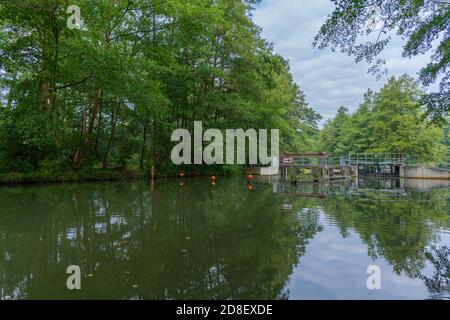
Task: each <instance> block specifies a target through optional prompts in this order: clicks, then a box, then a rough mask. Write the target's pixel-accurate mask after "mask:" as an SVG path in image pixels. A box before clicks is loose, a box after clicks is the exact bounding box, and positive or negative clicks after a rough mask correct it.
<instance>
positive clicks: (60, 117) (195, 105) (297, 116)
mask: <svg viewBox="0 0 450 320" xmlns="http://www.w3.org/2000/svg"><path fill="white" fill-rule="evenodd" d="M256 2H257V1H252V0H250V1H241V0H215V1H210V0H193V1H183V0H167V1H148V0H129V1H127V0H125V1H123V0H122V1H97V0H95V1H94V0H83V1H77V5H79V7H80V12H81V18H82V20H81V29H79V30H77V29H73V30H71V29H69V28H68V27H67V23H66V22H67V19H68V17H69V16H70V15H69V14H67V13H66V8H67V6H68V4H67V1H63V0H48V1H41V0H29V1H21V2H16V1H11V2H2V4H1V5H0V25H1V29H0V48H1V49H0V64H1V67H0V71H1V72H2V74H1V82H0V85H1V89H0V92H1V95H2V96H1V101H2V108H0V171H1V172H26V171H35V170H53V171H54V170H57V169H60V170H62V171H64V170H68V169H70V168H74V169H80V168H87V167H92V168H108V167H126V168H130V169H139V168H144V169H145V168H149V167H150V166H153V165H154V166H155V167H156V168H157V169H158V170H168V168H166V167H167V166H168V165H169V163H170V150H171V147H172V146H171V144H170V143H169V142H170V135H171V133H172V131H173V130H174V129H176V128H187V129H191V128H192V127H193V122H194V121H195V120H202V121H203V123H204V127H211V128H244V129H245V128H255V129H258V128H279V129H280V130H281V132H280V133H281V134H280V136H281V139H282V145H283V146H284V148H287V149H297V148H299V147H300V146H302V147H304V146H310V145H311V144H312V140H311V139H312V138H311V137H312V136H313V134H314V133H316V132H317V129H318V121H319V120H320V115H318V114H317V113H316V112H315V111H313V109H312V108H311V107H309V106H308V105H307V103H306V101H305V97H304V95H303V93H302V92H301V90H300V89H299V87H298V86H297V85H296V84H295V83H294V82H293V79H292V76H291V74H290V72H289V66H288V63H287V61H286V60H284V59H283V58H282V57H280V56H279V55H277V54H276V53H274V51H273V49H272V48H271V46H270V45H269V44H268V43H267V42H266V41H265V40H264V39H262V37H261V35H260V29H259V27H258V26H256V25H255V24H254V23H253V22H252V20H251V11H252V8H253V6H254V5H255V3H256Z"/></svg>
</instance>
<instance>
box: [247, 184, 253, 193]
mask: <svg viewBox="0 0 450 320" xmlns="http://www.w3.org/2000/svg"><path fill="white" fill-rule="evenodd" d="M247 189H248V190H250V191H252V190H253V189H254V187H253V185H252V184H251V183H249V184H248V185H247Z"/></svg>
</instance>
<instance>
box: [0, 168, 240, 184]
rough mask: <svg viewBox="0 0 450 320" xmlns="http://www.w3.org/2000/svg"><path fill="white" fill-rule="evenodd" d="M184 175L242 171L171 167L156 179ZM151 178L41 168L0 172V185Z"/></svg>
mask: <svg viewBox="0 0 450 320" xmlns="http://www.w3.org/2000/svg"><path fill="white" fill-rule="evenodd" d="M181 172H183V173H184V177H186V178H191V177H201V176H209V175H217V176H228V175H234V174H237V173H242V171H241V169H239V168H236V167H235V168H229V167H228V168H226V167H225V168H223V167H222V168H217V167H197V168H183V167H180V168H170V169H165V170H161V171H159V172H156V173H155V177H154V178H155V179H165V178H175V177H179V176H180V173H181ZM137 179H150V174H149V172H148V171H147V170H140V169H138V170H130V169H93V168H89V169H82V170H66V171H49V170H40V171H32V172H27V173H20V172H10V173H4V174H2V173H0V185H25V184H44V183H45V184H48V183H55V184H57V183H66V182H95V181H118V180H123V181H126V180H137Z"/></svg>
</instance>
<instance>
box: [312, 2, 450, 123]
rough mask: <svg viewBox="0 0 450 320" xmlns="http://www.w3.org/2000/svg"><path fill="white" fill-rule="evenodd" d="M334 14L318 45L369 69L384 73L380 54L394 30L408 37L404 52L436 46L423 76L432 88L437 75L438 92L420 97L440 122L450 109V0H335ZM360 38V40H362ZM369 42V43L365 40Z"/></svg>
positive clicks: (414, 54)
mask: <svg viewBox="0 0 450 320" xmlns="http://www.w3.org/2000/svg"><path fill="white" fill-rule="evenodd" d="M332 2H333V3H334V4H335V9H334V11H333V13H332V14H331V15H330V16H329V17H328V19H327V20H326V22H325V23H324V25H323V26H322V28H321V30H320V32H319V34H318V35H317V36H316V37H315V41H314V46H316V47H318V48H325V47H330V48H331V49H332V50H333V51H334V50H336V49H339V50H341V51H342V52H344V53H347V54H349V55H351V56H354V57H355V60H356V62H361V61H367V62H368V63H369V64H371V68H370V71H371V72H374V73H378V74H379V73H380V72H382V69H383V68H382V66H383V65H384V63H385V61H384V60H383V59H381V58H380V54H381V53H382V51H383V50H384V49H385V48H386V46H387V45H388V43H389V42H390V41H391V36H390V35H391V34H392V32H396V33H397V34H398V35H400V36H401V37H403V38H405V39H407V41H406V44H405V45H404V47H403V56H404V57H407V58H410V57H412V56H416V55H419V54H423V53H426V52H428V51H430V50H433V53H432V55H431V61H430V63H428V64H427V65H426V66H424V67H423V68H422V70H421V71H420V73H419V79H420V81H421V82H422V84H423V85H425V86H429V85H431V84H433V83H435V82H436V81H437V80H438V79H439V78H440V79H441V80H440V90H439V92H433V93H430V94H427V95H424V96H423V97H422V103H424V104H426V105H427V107H428V109H427V115H428V116H430V117H431V118H433V119H434V120H439V121H442V120H443V117H445V116H446V115H448V114H449V112H450V92H449V88H450V72H449V67H450V32H449V30H450V3H449V2H448V1H446V0H442V1H440V0H437V1H436V0H420V1H417V0H407V1H398V0H332ZM360 40H361V41H360ZM364 41H365V42H364Z"/></svg>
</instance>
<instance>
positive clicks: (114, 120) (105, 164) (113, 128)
mask: <svg viewBox="0 0 450 320" xmlns="http://www.w3.org/2000/svg"><path fill="white" fill-rule="evenodd" d="M119 109H120V104H119V105H118V106H117V110H116V112H114V113H113V116H112V118H111V133H110V135H109V139H108V145H107V146H106V151H105V155H104V157H103V169H106V168H107V167H108V157H109V151H110V149H111V143H112V139H113V138H114V132H115V131H116V125H117V118H118V117H119Z"/></svg>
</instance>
